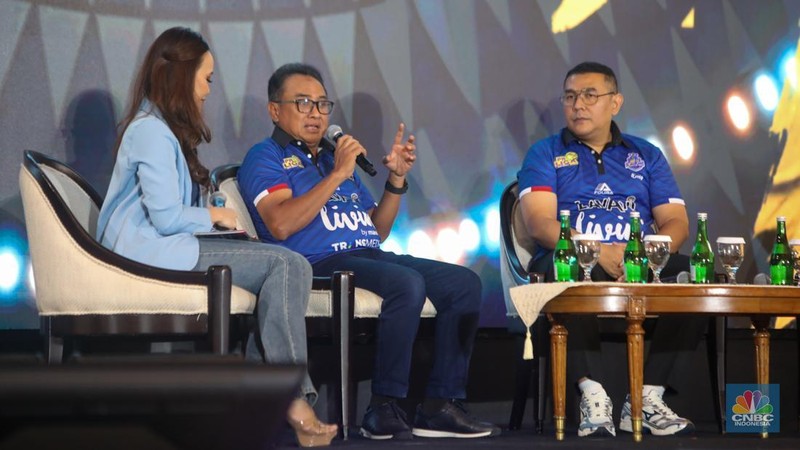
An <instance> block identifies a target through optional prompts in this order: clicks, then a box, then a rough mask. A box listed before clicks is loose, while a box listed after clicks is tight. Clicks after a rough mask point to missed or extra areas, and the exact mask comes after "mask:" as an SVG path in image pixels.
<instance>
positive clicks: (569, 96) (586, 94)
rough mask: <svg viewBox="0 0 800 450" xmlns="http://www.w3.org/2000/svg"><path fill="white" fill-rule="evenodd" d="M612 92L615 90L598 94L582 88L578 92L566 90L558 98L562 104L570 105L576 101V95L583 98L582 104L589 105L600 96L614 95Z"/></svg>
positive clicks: (595, 101)
mask: <svg viewBox="0 0 800 450" xmlns="http://www.w3.org/2000/svg"><path fill="white" fill-rule="evenodd" d="M614 94H616V92H614V91H611V92H606V93H605V94H598V93H597V92H595V91H594V90H591V91H587V90H585V89H584V90H582V91H580V92H575V91H566V92H564V94H562V95H561V97H560V100H561V104H562V105H564V106H572V105H574V104H575V102H576V101H578V97H580V98H581V99H582V100H583V104H584V105H588V106H591V105H594V104H595V103H597V100H598V99H599V98H600V97H605V96H606V95H614Z"/></svg>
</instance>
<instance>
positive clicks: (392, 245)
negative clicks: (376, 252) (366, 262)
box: [381, 238, 403, 255]
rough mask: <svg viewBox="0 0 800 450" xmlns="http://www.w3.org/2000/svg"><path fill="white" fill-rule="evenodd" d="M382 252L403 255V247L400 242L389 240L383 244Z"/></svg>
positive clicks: (393, 239)
mask: <svg viewBox="0 0 800 450" xmlns="http://www.w3.org/2000/svg"><path fill="white" fill-rule="evenodd" d="M381 250H383V251H385V252H392V253H397V254H398V255H402V254H403V246H402V245H400V241H398V240H397V239H395V238H387V239H386V240H385V241H383V242H381Z"/></svg>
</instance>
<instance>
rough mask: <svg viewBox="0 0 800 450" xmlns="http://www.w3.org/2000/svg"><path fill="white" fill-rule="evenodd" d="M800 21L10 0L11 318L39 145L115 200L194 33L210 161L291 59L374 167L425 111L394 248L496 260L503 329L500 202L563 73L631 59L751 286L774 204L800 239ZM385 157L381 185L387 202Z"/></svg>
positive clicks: (691, 199) (670, 4)
mask: <svg viewBox="0 0 800 450" xmlns="http://www.w3.org/2000/svg"><path fill="white" fill-rule="evenodd" d="M798 17H800V2H796V1H789V0H785V1H780V0H769V1H766V0H762V1H752V0H736V1H718V0H702V1H701V0H675V1H673V0H653V1H618V0H610V1H605V0H592V1H589V0H561V1H559V0H541V1H512V0H463V1H462V0H459V1H439V0H418V1H412V0H390V1H389V0H387V1H379V0H326V1H311V0H302V1H301V0H228V1H216V0H138V1H136V0H109V1H92V0H72V1H70V0H3V1H1V2H0V144H2V153H1V154H0V158H2V164H0V202H1V204H0V328H35V327H37V326H38V322H37V316H36V307H35V289H34V287H33V286H34V284H33V282H32V275H31V270H30V261H29V258H28V251H27V244H26V235H25V224H24V219H23V215H22V206H21V202H20V197H19V187H18V184H17V172H18V170H19V165H20V162H21V159H22V151H23V150H24V149H35V150H38V151H41V152H44V153H46V154H49V155H52V156H54V157H56V158H58V159H60V160H63V161H66V162H67V163H69V164H70V165H72V166H73V167H74V168H75V169H77V170H78V171H79V172H80V173H82V174H83V175H84V176H85V177H86V178H87V179H88V180H89V181H90V182H91V183H92V184H93V185H94V186H95V188H97V190H98V191H99V192H101V193H105V190H106V186H107V183H108V180H109V178H110V174H111V168H112V165H113V162H114V155H113V143H114V140H115V137H116V123H117V122H118V121H119V120H120V117H121V112H122V111H123V109H124V107H125V106H126V104H127V102H128V92H129V89H130V86H131V82H132V77H133V75H134V72H135V70H136V68H137V66H138V64H139V61H141V58H142V57H143V55H144V52H145V50H146V49H147V47H148V46H149V44H150V43H151V42H152V40H153V39H154V38H155V36H157V35H158V34H159V33H160V32H162V31H163V30H165V29H167V28H169V27H172V26H176V25H184V26H189V27H191V28H193V29H196V30H199V31H200V32H201V33H202V34H203V35H204V36H205V37H206V38H207V40H208V41H209V43H210V45H211V47H212V50H213V52H214V54H215V57H216V61H217V65H216V75H215V82H214V84H213V86H212V93H211V96H210V97H209V98H208V101H207V102H206V106H205V111H206V113H207V120H208V123H209V124H210V126H211V128H212V131H213V136H214V139H213V141H212V142H211V144H209V145H204V146H202V147H201V158H202V160H203V161H204V163H205V164H206V165H207V166H209V167H215V166H218V165H221V164H226V163H231V162H238V161H241V159H242V157H243V156H244V154H245V152H246V151H247V149H248V148H249V147H250V146H251V145H252V144H253V143H255V142H257V141H259V140H261V139H263V138H264V137H265V136H266V135H268V134H270V133H271V131H272V125H271V123H270V121H269V120H268V115H267V111H266V106H265V105H266V101H267V95H266V90H267V79H268V77H269V75H270V73H271V72H272V71H273V70H274V69H275V68H277V67H278V66H280V65H282V64H284V63H286V62H292V61H305V62H308V63H311V64H314V65H316V66H317V67H319V68H320V69H321V71H322V73H323V75H324V77H325V79H326V80H327V88H328V92H329V94H330V96H331V97H332V98H333V99H334V100H335V101H336V102H337V109H336V111H335V113H334V115H333V117H332V118H331V122H332V123H338V124H341V125H342V126H343V128H344V129H345V130H346V131H347V132H350V133H352V134H354V135H355V136H357V137H358V139H359V140H360V141H361V142H362V143H364V144H365V146H366V147H367V149H368V150H369V151H370V155H371V156H372V159H373V160H374V161H379V160H380V159H381V158H380V155H381V154H382V153H384V152H385V151H386V149H387V148H388V146H389V145H390V142H391V139H392V137H393V134H394V132H395V130H396V129H397V124H398V123H399V122H400V121H403V122H405V123H406V125H407V127H408V129H409V130H411V131H412V132H413V133H414V134H415V135H416V136H417V148H418V153H419V159H418V162H417V165H416V167H415V168H414V170H413V172H412V173H411V177H410V181H409V183H410V185H411V189H410V191H409V195H408V196H406V197H405V202H404V204H403V207H402V211H401V214H400V217H399V219H398V220H397V223H396V225H395V227H394V229H393V232H392V235H391V237H390V238H389V240H388V241H387V242H386V243H385V244H384V247H385V248H386V249H390V250H394V251H399V252H407V253H411V254H414V255H418V256H425V257H431V258H436V259H440V260H444V261H450V262H455V263H459V264H464V265H466V266H469V267H471V268H472V269H474V270H475V271H476V272H478V273H479V274H480V276H481V278H482V279H483V285H484V292H483V296H484V306H483V310H482V324H483V325H484V326H504V325H505V317H504V316H505V306H504V304H503V293H502V288H501V285H500V276H499V249H498V245H499V213H498V201H499V197H500V193H501V192H502V190H503V188H504V187H505V186H506V185H507V184H508V183H509V182H511V181H513V180H514V179H515V178H516V172H517V170H518V169H519V166H520V164H521V162H522V159H523V157H524V154H525V152H526V150H527V149H528V147H529V146H530V144H531V143H533V142H534V141H536V140H538V139H541V138H543V137H545V136H547V135H550V134H552V133H554V132H557V131H558V130H559V129H560V128H561V127H562V126H563V125H564V121H563V117H562V112H561V106H560V104H559V102H558V96H559V95H560V89H561V86H562V81H563V77H564V74H565V72H566V71H567V70H568V69H569V68H570V67H572V66H573V65H575V64H576V63H578V62H580V61H583V60H596V61H600V62H604V63H606V64H608V65H610V66H611V67H613V68H614V69H615V70H616V72H617V74H618V77H619V81H620V88H621V91H622V92H623V93H624V95H625V99H626V100H625V104H624V106H623V110H622V113H621V115H620V116H619V118H618V122H619V124H620V125H621V127H622V128H623V130H626V131H628V132H630V133H634V134H638V135H641V136H643V137H645V138H647V139H649V140H651V141H652V142H654V143H656V144H657V145H658V146H659V147H660V148H661V149H662V150H663V151H664V153H665V154H666V155H667V157H668V159H669V161H670V163H671V165H672V168H673V170H674V172H675V175H676V178H677V181H678V183H679V185H680V187H681V190H682V192H683V194H684V196H685V198H686V200H687V206H688V210H689V214H690V218H691V220H692V226H691V232H692V233H694V219H693V218H694V216H695V213H696V212H697V211H707V212H708V213H709V217H710V222H709V223H710V225H709V226H710V234H711V238H712V240H713V239H715V238H716V237H717V236H742V237H744V238H745V239H746V240H747V255H748V256H747V258H746V262H745V263H744V266H743V268H742V270H741V271H740V279H742V280H745V279H752V277H753V275H755V273H756V272H759V271H764V270H765V269H766V257H767V255H768V253H769V251H770V247H771V242H772V239H773V238H774V227H775V225H774V222H775V216H776V215H779V214H784V215H786V216H788V217H789V234H790V236H789V237H790V238H794V237H797V238H800V233H798V230H800V217H798V214H799V213H798V211H800V208H798V203H799V202H800V200H798V198H800V197H797V196H794V198H793V196H792V194H794V192H795V191H796V190H797V188H798V176H800V163H798V161H800V157H798V155H797V153H798V151H800V150H799V149H800V142H798V139H800V119H799V118H798V117H797V116H795V114H797V113H795V111H794V106H795V105H797V104H798V99H796V98H795V95H796V93H795V88H796V86H797V78H798V69H797V66H796V59H795V52H796V49H797V42H798V35H799V34H800V33H798ZM792 153H794V155H795V156H791V154H792ZM381 169H382V168H380V169H379V175H378V176H377V177H376V178H374V179H370V180H368V182H369V185H370V187H371V188H372V189H373V192H374V193H376V194H377V193H379V192H380V191H381V189H382V185H383V182H384V180H385V176H386V174H385V170H381ZM690 240H693V236H692V238H691V239H690ZM682 250H683V251H684V252H687V251H688V250H689V244H686V245H684V248H683V249H682ZM53 257H58V255H53ZM44 276H46V275H44Z"/></svg>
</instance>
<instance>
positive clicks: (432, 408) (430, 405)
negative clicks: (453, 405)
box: [422, 398, 447, 416]
mask: <svg viewBox="0 0 800 450" xmlns="http://www.w3.org/2000/svg"><path fill="white" fill-rule="evenodd" d="M445 403H447V399H446V398H426V399H425V401H423V402H422V412H424V413H425V414H426V415H429V416H430V415H433V414H436V413H438V412H439V411H441V410H442V407H444V405H445Z"/></svg>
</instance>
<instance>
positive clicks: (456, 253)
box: [436, 227, 464, 263]
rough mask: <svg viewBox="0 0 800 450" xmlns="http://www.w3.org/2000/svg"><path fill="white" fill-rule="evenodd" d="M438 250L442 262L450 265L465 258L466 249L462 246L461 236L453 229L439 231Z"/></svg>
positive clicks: (447, 228)
mask: <svg viewBox="0 0 800 450" xmlns="http://www.w3.org/2000/svg"><path fill="white" fill-rule="evenodd" d="M436 250H437V251H438V252H439V256H440V257H441V258H442V261H444V262H449V263H456V262H458V261H459V260H460V259H461V257H462V256H464V247H463V246H462V245H461V236H459V235H458V232H457V231H456V230H454V229H452V228H449V227H446V228H442V229H441V230H439V234H438V235H436Z"/></svg>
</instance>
